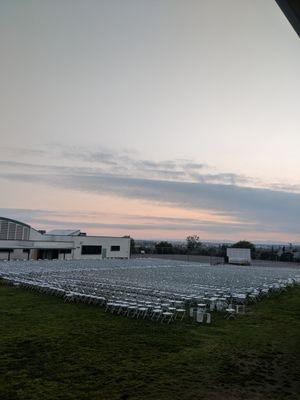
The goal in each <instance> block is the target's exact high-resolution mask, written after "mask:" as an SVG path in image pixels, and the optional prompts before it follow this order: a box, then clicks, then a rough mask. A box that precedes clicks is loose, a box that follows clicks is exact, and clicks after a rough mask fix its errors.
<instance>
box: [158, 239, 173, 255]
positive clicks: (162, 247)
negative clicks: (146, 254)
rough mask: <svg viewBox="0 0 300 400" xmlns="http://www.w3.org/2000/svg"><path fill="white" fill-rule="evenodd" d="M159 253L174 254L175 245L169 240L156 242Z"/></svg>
mask: <svg viewBox="0 0 300 400" xmlns="http://www.w3.org/2000/svg"><path fill="white" fill-rule="evenodd" d="M155 250H156V253H157V254H173V245H172V243H169V242H159V243H156V244H155Z"/></svg>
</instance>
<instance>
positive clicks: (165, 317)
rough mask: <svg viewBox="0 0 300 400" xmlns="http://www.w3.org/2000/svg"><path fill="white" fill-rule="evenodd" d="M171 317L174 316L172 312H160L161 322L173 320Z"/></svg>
mask: <svg viewBox="0 0 300 400" xmlns="http://www.w3.org/2000/svg"><path fill="white" fill-rule="evenodd" d="M173 318H174V314H173V313H172V312H169V311H164V312H163V313H162V319H161V322H165V321H167V323H168V324H169V323H170V322H171V321H172V320H173Z"/></svg>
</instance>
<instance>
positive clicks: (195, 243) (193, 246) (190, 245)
mask: <svg viewBox="0 0 300 400" xmlns="http://www.w3.org/2000/svg"><path fill="white" fill-rule="evenodd" d="M201 245H202V243H201V242H200V239H199V236H198V235H191V236H187V238H186V247H187V250H188V253H194V252H196V250H197V249H200V247H201Z"/></svg>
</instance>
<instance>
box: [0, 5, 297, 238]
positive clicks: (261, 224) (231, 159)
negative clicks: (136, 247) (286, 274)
mask: <svg viewBox="0 0 300 400" xmlns="http://www.w3.org/2000/svg"><path fill="white" fill-rule="evenodd" d="M0 55H1V56H0V71H1V74H0V135H1V142H0V143H1V144H0V216H7V217H11V218H15V219H20V220H21V221H24V222H27V223H29V224H30V225H32V226H33V227H35V228H37V229H42V228H43V229H47V230H49V229H54V228H80V229H82V230H83V231H86V232H88V233H90V234H100V235H126V234H130V235H131V236H132V237H134V238H136V239H184V238H185V237H186V236H187V235H189V234H193V233H197V234H198V235H199V236H200V238H201V240H214V241H226V240H228V241H234V240H239V239H248V240H252V241H256V242H284V243H285V242H292V243H300V107H299V103H300V101H299V93H300V78H299V76H300V74H299V71H300V41H299V38H298V36H297V34H296V33H295V32H294V30H293V28H292V27H291V26H290V24H289V23H288V21H287V19H286V18H285V16H284V15H283V14H282V12H281V10H280V9H279V7H278V6H277V4H276V2H275V1H274V0H263V1H262V0H251V1H249V0H226V1H224V0H209V1H204V0H184V1H182V0H105V1H104V0H85V1H79V0H72V1H71V0H62V1H56V0H54V1H53V0H26V1H24V0H19V1H18V0H0Z"/></svg>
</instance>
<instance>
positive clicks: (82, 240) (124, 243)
mask: <svg viewBox="0 0 300 400" xmlns="http://www.w3.org/2000/svg"><path fill="white" fill-rule="evenodd" d="M73 239H74V247H75V249H74V250H73V258H74V259H93V260H94V259H102V258H129V257H130V238H115V237H104V236H74V237H73ZM87 245H89V246H101V247H102V249H101V254H91V255H87V254H82V246H87ZM111 246H120V250H119V251H112V250H111ZM105 253H106V256H105Z"/></svg>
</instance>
